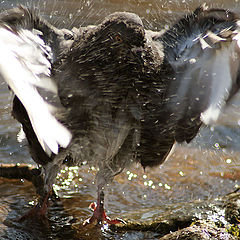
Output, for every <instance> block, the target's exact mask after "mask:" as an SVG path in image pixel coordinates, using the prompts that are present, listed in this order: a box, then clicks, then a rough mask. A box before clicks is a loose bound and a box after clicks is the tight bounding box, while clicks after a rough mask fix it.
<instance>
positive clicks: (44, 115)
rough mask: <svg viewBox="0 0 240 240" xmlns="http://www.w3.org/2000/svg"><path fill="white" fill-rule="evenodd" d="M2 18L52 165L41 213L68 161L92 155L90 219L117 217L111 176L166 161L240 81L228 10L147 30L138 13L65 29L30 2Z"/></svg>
mask: <svg viewBox="0 0 240 240" xmlns="http://www.w3.org/2000/svg"><path fill="white" fill-rule="evenodd" d="M0 26H1V28H0V48H1V52H3V53H4V56H8V57H9V59H10V60H11V61H12V62H13V63H14V64H15V65H16V69H17V67H19V73H18V74H17V75H16V74H13V75H12V74H11V69H10V66H6V64H5V62H6V61H5V60H4V61H1V60H0V72H1V75H2V77H3V78H4V80H5V81H6V82H7V83H8V84H9V86H10V88H11V89H12V90H13V92H14V93H15V97H14V100H13V115H14V116H15V118H16V119H17V120H18V121H19V122H20V123H21V124H22V126H23V130H24V132H25V134H26V137H27V140H28V142H29V148H30V152H31V155H32V157H33V159H34V161H35V162H37V163H38V164H40V165H42V169H43V170H42V175H43V177H44V181H45V185H44V190H43V193H41V195H42V196H43V197H42V199H41V201H40V202H39V204H38V205H37V207H36V208H35V210H34V211H33V212H34V213H40V215H41V214H43V215H44V214H45V211H46V206H47V199H48V197H49V196H50V194H51V189H52V184H53V183H54V180H55V177H56V174H57V172H58V171H59V170H60V168H61V167H62V165H63V164H69V165H71V164H73V165H74V164H81V162H83V161H87V162H88V163H89V164H96V165H97V166H98V167H99V172H98V174H97V184H98V200H97V206H95V205H92V207H93V208H94V210H95V211H94V214H93V216H92V217H91V218H90V219H89V220H88V222H97V223H101V222H103V221H106V222H108V223H110V224H112V223H118V222H119V221H118V220H111V219H109V218H108V217H107V216H106V215H105V212H104V208H103V204H104V186H105V185H106V183H108V182H110V181H111V180H112V179H113V177H114V176H115V175H117V174H118V173H120V172H121V171H122V170H123V169H124V168H125V167H127V166H128V165H130V164H131V163H132V162H134V161H137V162H140V163H141V164H142V166H143V167H147V166H154V165H157V164H160V163H162V162H163V161H164V160H165V159H166V157H167V156H168V154H169V152H170V151H171V149H172V147H173V145H174V143H175V142H184V141H186V142H190V141H191V140H192V139H193V138H194V137H195V135H196V134H197V132H198V130H199V128H200V126H201V125H202V123H203V122H204V123H206V124H209V123H211V122H214V121H216V120H217V117H218V115H219V113H220V112H221V110H222V109H223V107H224V106H225V105H226V103H227V102H228V101H229V99H230V98H231V97H232V96H233V95H234V94H235V93H236V92H237V90H238V88H239V86H238V85H239V63H240V61H239V60H240V59H239V58H240V56H239V54H240V51H239V48H240V33H239V32H240V31H239V30H240V27H239V17H238V16H237V15H236V14H234V13H233V12H231V11H229V10H223V9H207V7H206V6H205V5H202V6H201V7H199V8H197V9H196V10H195V11H194V13H192V14H188V15H187V16H185V17H183V18H182V19H180V20H179V21H178V22H177V23H176V24H175V25H173V26H172V27H171V28H170V29H169V30H168V31H166V32H165V33H163V34H161V33H158V32H152V31H149V30H144V28H143V24H142V21H141V20H140V18H139V17H138V16H137V15H135V14H132V13H114V14H112V15H110V16H109V17H107V18H106V19H105V20H104V21H103V22H102V23H101V24H99V25H98V26H93V27H89V28H80V29H79V31H77V30H75V31H67V30H58V29H56V28H54V27H53V26H51V25H50V24H49V23H47V22H46V21H44V20H42V19H41V17H39V16H38V15H37V14H36V13H35V12H34V11H33V12H32V11H30V10H29V9H26V8H23V7H19V8H17V9H14V10H10V11H8V12H7V13H5V14H4V15H2V16H1V18H0ZM9 38H11V39H12V40H11V42H10V45H8V39H9ZM6 46H8V47H6ZM33 49H34V51H35V52H34V54H32V51H33ZM25 50H26V51H25ZM11 67H12V66H11ZM22 86H24V89H22V88H23V87H22ZM46 91H47V93H45V92H46ZM43 92H44V93H43ZM44 94H47V98H46V97H43V96H46V95H44ZM47 103H48V104H49V103H50V104H51V105H54V106H55V107H52V106H51V107H50V106H49V105H48V104H47ZM39 109H41V111H40V110H39Z"/></svg>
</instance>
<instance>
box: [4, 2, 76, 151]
mask: <svg viewBox="0 0 240 240" xmlns="http://www.w3.org/2000/svg"><path fill="white" fill-rule="evenodd" d="M19 12H20V13H21V12H22V16H24V17H25V19H24V23H25V24H22V26H19V25H14V23H13V24H12V23H11V24H9V23H8V22H7V21H4V19H5V18H6V14H5V15H4V17H3V18H2V19H1V17H0V53H1V56H0V75H1V77H2V78H3V80H4V81H6V82H7V84H8V85H9V87H10V88H11V90H12V91H13V92H14V94H15V95H16V96H17V97H18V98H19V100H20V101H21V102H22V104H23V105H24V107H25V109H26V111H27V113H28V115H29V118H30V121H31V124H32V126H33V129H34V132H35V134H36V136H37V138H38V140H39V143H40V144H41V146H42V148H43V149H44V151H45V152H46V153H47V154H48V155H51V153H54V154H57V153H58V148H59V146H61V147H67V146H68V144H69V142H70V140H71V134H70V132H69V131H68V130H67V129H66V127H64V126H63V125H62V124H61V123H60V122H58V121H57V119H56V118H55V116H54V114H53V111H52V110H53V108H51V107H49V105H48V103H47V102H46V101H45V100H44V99H43V97H42V96H41V95H40V93H39V91H38V88H42V89H45V90H47V91H51V92H54V93H57V86H56V84H55V83H54V81H53V80H52V79H51V78H50V74H51V58H52V56H51V49H50V47H49V46H47V45H46V43H45V42H44V41H43V39H42V32H41V31H39V30H38V29H35V28H33V27H32V25H34V24H33V23H32V21H33V20H32V18H31V16H32V15H31V13H30V12H29V11H28V9H25V8H22V7H19V8H18V9H16V10H15V12H14V11H13V12H11V13H9V15H8V18H9V19H10V17H11V14H15V15H16V13H18V14H19ZM11 19H14V17H12V18H11Z"/></svg>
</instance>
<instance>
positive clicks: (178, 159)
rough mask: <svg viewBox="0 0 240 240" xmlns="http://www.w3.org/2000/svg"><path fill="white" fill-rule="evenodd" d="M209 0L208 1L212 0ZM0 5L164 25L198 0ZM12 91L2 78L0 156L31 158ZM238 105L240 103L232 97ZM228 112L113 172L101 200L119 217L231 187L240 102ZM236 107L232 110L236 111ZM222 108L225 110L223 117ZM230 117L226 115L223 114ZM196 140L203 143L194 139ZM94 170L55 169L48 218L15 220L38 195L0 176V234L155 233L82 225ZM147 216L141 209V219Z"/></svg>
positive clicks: (73, 20) (63, 16) (50, 15)
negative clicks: (45, 221)
mask: <svg viewBox="0 0 240 240" xmlns="http://www.w3.org/2000/svg"><path fill="white" fill-rule="evenodd" d="M209 2H210V1H209ZM0 3H1V5H0V8H1V9H7V8H10V7H12V6H15V5H16V3H20V4H24V5H30V6H31V5H35V6H37V7H38V8H39V9H40V11H41V12H42V14H43V15H44V16H45V18H47V19H48V20H50V21H51V22H52V23H53V24H56V25H57V26H61V27H63V26H65V27H72V26H79V25H87V24H93V23H97V22H99V21H100V20H101V19H103V17H104V16H106V15H108V14H110V13H112V12H114V11H132V12H135V13H137V14H139V15H140V16H141V17H142V18H144V23H145V25H146V28H151V29H161V28H164V27H167V25H169V24H170V23H171V22H172V20H173V19H175V18H177V17H178V16H179V15H181V14H183V11H186V12H187V11H190V10H192V9H194V8H195V7H196V6H198V5H199V3H200V1H185V0H182V1H176V0H174V1H165V0H162V1H160V0H156V1H154V0H151V1H150V0H138V1H137V0H124V1H123V0H94V1H87V0H83V1H81V0H79V1H76V0H75V1H74V0H72V1H67V0H62V1H32V2H29V1H9V0H7V1H1V2H0ZM211 4H215V5H214V6H220V7H227V8H231V9H235V10H236V9H237V10H239V9H240V3H239V2H238V1H237V0H236V1H225V0H222V1H211ZM10 101H11V95H9V94H8V90H7V87H6V85H5V84H3V83H1V85H0V149H1V151H0V157H1V158H0V159H1V160H0V162H4V163H9V162H15V163H16V162H22V163H24V162H25V163H33V162H32V160H31V159H30V157H29V154H28V152H27V147H26V146H25V143H22V144H19V143H17V142H16V133H17V132H18V130H19V125H18V124H17V123H16V122H15V121H14V120H13V119H12V117H11V114H10V111H11V107H10ZM235 105H239V101H238V100H236V102H235ZM235 105H233V106H232V107H231V108H230V110H228V111H227V112H226V114H225V120H224V118H223V120H222V123H221V124H224V126H218V127H215V128H211V129H208V128H205V129H202V131H201V132H200V133H199V135H198V137H197V138H196V139H195V140H194V141H193V143H192V144H191V145H190V146H185V145H184V146H178V147H177V149H176V151H175V153H174V154H173V155H172V157H171V158H170V159H169V160H168V162H166V163H164V164H163V165H162V166H160V167H156V168H154V169H146V171H145V172H144V171H143V169H142V168H141V167H140V166H138V165H136V166H132V168H131V169H127V170H126V171H124V172H123V173H122V174H120V175H119V176H117V177H116V178H115V181H114V182H113V184H111V185H110V186H109V187H108V189H107V193H106V208H107V210H109V212H108V214H109V215H111V216H117V217H120V216H121V214H124V213H126V212H129V211H133V210H137V209H139V208H151V207H155V206H164V205H166V204H169V203H175V202H188V201H191V200H194V199H204V198H208V197H214V196H219V195H222V194H226V193H228V192H231V191H232V190H233V189H234V188H235V187H236V186H237V185H238V184H240V183H239V175H240V170H239V168H238V165H239V155H240V154H239V152H238V145H239V142H240V141H239V140H240V139H239V138H240V134H239V133H240V132H239V129H238V122H239V119H240V116H239V114H238V112H240V111H238V107H236V106H235ZM233 112H235V114H233ZM226 116H227V117H226ZM226 119H227V122H226ZM199 146H200V147H199ZM95 173H96V170H95V169H94V168H91V169H89V167H87V166H83V167H81V168H77V167H72V168H66V169H63V170H62V171H61V173H59V175H58V179H57V182H56V185H55V190H56V191H57V192H58V194H59V196H60V198H61V200H58V201H56V202H54V203H53V204H52V206H51V207H50V212H49V220H50V222H49V226H48V227H47V226H46V227H43V226H42V225H40V224H37V223H36V224H34V225H32V224H30V226H29V223H18V222H17V219H18V218H19V217H20V216H21V215H22V214H23V213H24V212H26V211H27V210H28V209H29V208H31V207H32V205H34V204H35V203H36V200H37V196H36V195H35V191H34V188H33V186H32V184H31V183H29V182H27V181H20V180H19V181H17V180H5V179H0V238H1V239H11V240H13V239H100V238H102V239H120V238H121V239H156V238H157V236H155V234H154V233H137V232H128V233H112V232H110V231H105V232H102V230H101V229H95V228H94V229H84V228H82V222H83V221H84V220H85V219H86V218H88V217H89V216H90V215H91V211H90V210H89V209H88V205H89V204H90V203H91V202H92V201H94V200H95V199H96V187H95V185H94V176H95ZM149 217H151V215H150V216H146V219H147V218H149Z"/></svg>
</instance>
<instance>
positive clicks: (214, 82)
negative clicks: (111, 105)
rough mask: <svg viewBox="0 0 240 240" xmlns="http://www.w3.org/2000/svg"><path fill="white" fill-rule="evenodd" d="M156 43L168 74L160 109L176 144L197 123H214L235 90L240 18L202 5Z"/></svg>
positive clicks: (239, 64) (239, 76)
mask: <svg viewBox="0 0 240 240" xmlns="http://www.w3.org/2000/svg"><path fill="white" fill-rule="evenodd" d="M161 41H163V44H164V51H165V62H166V63H167V64H169V65H170V68H171V72H172V79H171V81H170V82H169V85H168V88H167V91H166V104H165V106H166V108H167V109H168V112H171V113H172V120H171V121H172V124H175V125H176V126H177V127H176V128H177V129H176V136H180V137H179V138H177V140H178V141H190V140H191V137H190V138H189V139H186V138H187V137H184V136H185V134H184V133H181V132H183V131H186V132H187V131H189V128H190V126H191V123H194V122H196V121H200V119H201V121H202V122H204V123H205V124H211V123H214V122H216V121H217V119H218V117H219V114H220V112H221V111H222V109H223V107H224V106H225V105H226V103H227V101H228V100H229V99H230V98H231V97H232V96H233V95H234V94H235V93H236V91H237V90H238V89H239V86H240V85H239V84H240V82H239V80H240V74H239V73H240V72H239V71H240V18H239V17H238V16H237V15H236V14H234V13H232V12H230V11H229V10H223V9H210V10H208V8H207V6H206V5H202V6H201V7H199V8H197V9H196V10H195V12H194V13H193V14H190V15H187V16H186V17H184V18H182V19H180V20H179V21H178V23H176V24H175V25H173V27H172V28H171V29H170V30H168V31H167V32H166V33H165V34H164V35H163V37H161ZM173 122H174V123H173ZM186 135H188V134H186ZM181 136H182V137H181ZM192 136H193V135H192ZM184 138H185V139H184Z"/></svg>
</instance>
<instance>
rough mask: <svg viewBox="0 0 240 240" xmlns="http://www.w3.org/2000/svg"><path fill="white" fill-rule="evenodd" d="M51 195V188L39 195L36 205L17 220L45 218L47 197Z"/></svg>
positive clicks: (43, 219) (42, 219) (44, 219)
mask: <svg viewBox="0 0 240 240" xmlns="http://www.w3.org/2000/svg"><path fill="white" fill-rule="evenodd" d="M51 195H52V190H50V191H49V192H47V193H46V194H45V196H41V198H40V200H39V201H38V203H37V205H35V206H34V207H33V208H32V209H31V210H30V211H28V212H27V213H26V214H24V215H23V216H22V217H21V218H20V219H19V221H25V220H27V219H36V220H41V221H46V220H47V216H46V214H47V209H48V205H49V204H48V203H49V202H48V199H49V197H50V196H51Z"/></svg>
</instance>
